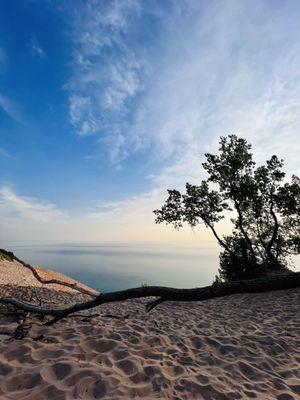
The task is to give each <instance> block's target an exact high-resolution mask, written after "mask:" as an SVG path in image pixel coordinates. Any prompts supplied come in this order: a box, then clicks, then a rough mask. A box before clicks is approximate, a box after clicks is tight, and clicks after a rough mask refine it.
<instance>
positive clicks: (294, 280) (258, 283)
mask: <svg viewBox="0 0 300 400" xmlns="http://www.w3.org/2000/svg"><path fill="white" fill-rule="evenodd" d="M297 287H300V272H294V273H293V272H291V273H288V274H278V275H274V276H269V277H264V278H259V279H249V280H244V281H234V282H229V283H222V284H217V285H212V286H206V287H203V288H195V289H178V288H170V287H163V286H141V287H137V288H132V289H126V290H120V291H116V292H108V293H101V294H100V295H99V296H98V297H97V298H95V299H93V300H89V301H86V302H82V303H75V304H73V305H72V306H70V307H66V308H45V307H40V306H36V305H34V304H30V303H27V302H24V301H22V300H19V299H16V298H14V297H3V298H1V299H0V303H3V304H11V305H14V306H15V307H17V308H18V309H22V310H25V311H27V312H31V313H36V314H42V315H50V316H53V317H54V318H53V319H52V320H51V321H49V322H47V323H46V325H53V324H54V323H55V322H57V321H59V320H60V319H62V318H65V317H67V316H68V315H71V314H74V313H77V312H78V311H83V310H88V309H91V308H94V307H97V306H100V305H102V304H105V303H113V302H119V301H124V300H129V299H136V298H141V297H158V299H156V300H154V301H152V302H150V303H148V304H147V305H146V311H148V312H149V311H150V310H152V309H153V308H154V307H156V306H157V305H159V304H160V303H162V302H163V301H202V300H207V299H211V298H216V297H224V296H228V295H231V294H238V293H261V292H268V291H271V290H282V289H292V288H297Z"/></svg>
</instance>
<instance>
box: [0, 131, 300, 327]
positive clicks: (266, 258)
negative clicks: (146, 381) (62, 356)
mask: <svg viewBox="0 0 300 400" xmlns="http://www.w3.org/2000/svg"><path fill="white" fill-rule="evenodd" d="M250 149H251V146H250V145H249V144H248V143H247V142H246V140H245V139H241V138H238V137H237V136H235V135H230V136H228V137H227V138H226V137H222V138H221V140H220V152H219V154H217V155H213V154H206V162H205V163H203V167H204V169H205V170H206V171H207V172H208V179H207V180H204V181H202V182H201V184H200V185H199V186H196V185H190V184H187V185H186V193H185V194H181V193H180V192H179V191H177V190H169V197H168V199H167V200H166V203H165V204H164V205H163V206H162V208H161V209H160V210H155V214H156V215H157V219H156V222H158V223H160V222H166V223H170V224H173V225H174V226H175V228H177V229H179V228H180V227H182V225H183V223H184V222H186V223H188V224H189V225H190V226H192V227H194V226H196V225H197V224H199V223H201V222H204V223H205V225H206V226H207V227H208V228H210V229H211V230H212V233H213V234H214V236H215V238H216V239H217V241H218V243H219V244H220V246H221V247H222V248H223V252H222V253H221V255H220V261H221V266H220V270H219V272H220V278H219V279H218V281H217V282H216V283H217V284H213V285H211V286H207V287H202V288H193V289H178V288H170V287H161V286H142V287H137V288H131V289H126V290H120V291H116V292H109V293H96V292H95V291H86V290H85V291H84V293H85V294H86V295H88V296H89V299H87V300H86V301H83V302H75V303H74V304H72V305H70V306H64V307H62V308H53V307H42V306H41V305H37V304H32V303H28V302H26V301H24V300H23V299H20V298H15V297H4V296H3V297H0V303H2V304H8V305H13V306H15V307H16V308H17V309H21V310H24V311H25V312H26V313H33V314H39V315H47V316H52V317H53V319H52V320H50V321H47V322H46V324H47V325H51V324H54V323H56V322H57V321H59V320H61V319H62V318H65V317H68V316H78V315H80V314H76V313H78V312H80V311H83V310H88V309H91V308H94V307H97V306H101V305H102V304H106V303H111V302H119V301H124V300H128V299H135V298H141V297H154V299H150V301H149V302H147V304H146V311H150V310H152V309H153V308H154V307H156V306H157V305H159V304H161V303H162V302H165V301H200V300H207V299H210V298H215V297H222V296H227V295H230V294H236V293H258V292H267V291H271V290H279V289H292V288H298V287H300V272H296V273H294V274H284V273H283V274H282V273H280V274H278V275H277V274H273V275H271V276H269V274H268V272H269V271H274V270H277V271H279V272H285V270H286V269H287V261H286V260H287V257H288V256H289V255H291V254H299V252H300V233H299V226H300V180H299V178H298V177H296V176H293V177H292V180H291V182H285V183H284V176H285V175H284V172H283V171H282V167H283V162H282V160H279V159H278V158H277V157H276V156H272V157H271V159H270V160H268V161H267V162H266V164H265V165H263V166H260V167H256V166H255V163H254V161H253V158H252V154H251V152H250ZM211 186H212V187H211ZM214 187H218V190H215V188H214ZM230 212H234V216H233V218H231V220H232V223H233V231H232V234H231V235H229V236H226V237H221V236H220V235H219V234H218V233H217V230H216V224H217V223H218V222H219V221H220V220H221V219H223V218H224V216H225V213H226V214H227V213H230ZM1 253H2V254H4V256H6V257H9V258H10V260H11V261H17V262H19V263H21V264H22V265H23V266H24V267H26V268H27V269H29V270H30V271H31V273H33V275H34V276H35V277H36V279H38V280H39V281H40V282H41V283H44V284H48V285H49V284H60V285H64V286H69V287H70V288H72V289H76V290H80V291H81V292H82V289H80V287H79V286H78V285H76V284H65V283H63V282H60V281H57V280H55V279H51V280H45V279H42V278H41V277H40V276H39V274H38V273H37V271H36V270H35V268H34V267H32V266H31V265H29V264H27V263H24V262H23V261H22V260H20V259H18V258H17V257H16V256H15V255H14V254H12V253H9V252H7V251H5V250H0V254H1ZM247 278H251V279H247ZM252 278H255V279H252ZM222 281H225V282H222Z"/></svg>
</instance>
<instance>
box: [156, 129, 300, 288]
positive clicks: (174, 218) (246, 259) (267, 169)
mask: <svg viewBox="0 0 300 400" xmlns="http://www.w3.org/2000/svg"><path fill="white" fill-rule="evenodd" d="M205 157H206V161H205V162H204V163H203V164H202V165H203V168H204V169H205V171H206V172H207V173H208V178H207V179H206V180H203V181H202V182H201V184H200V185H199V186H196V185H191V184H189V183H187V184H186V192H185V193H184V194H181V193H180V192H179V191H178V190H168V193H169V197H168V198H167V200H166V202H165V204H164V205H163V206H162V208H161V209H159V210H155V211H154V213H155V214H156V216H157V217H156V222H157V223H162V222H165V223H167V224H173V225H174V227H175V228H176V229H179V228H181V227H182V226H183V223H187V224H188V225H190V226H191V227H195V226H196V225H198V224H199V223H203V222H204V224H205V225H206V226H207V227H208V228H210V229H211V230H212V233H213V235H214V236H215V238H216V239H217V241H218V243H219V245H220V246H221V247H222V248H223V251H222V253H221V255H220V269H219V277H218V280H219V281H220V280H221V281H222V280H223V281H233V280H239V279H249V278H254V277H259V276H262V275H266V274H268V273H270V272H273V271H284V270H287V260H288V256H289V255H293V254H299V252H300V179H299V178H298V177H297V176H293V177H292V180H291V182H290V183H288V182H287V183H283V180H284V177H285V173H284V172H283V171H282V168H283V160H280V159H278V157H277V156H275V155H273V156H272V157H271V158H270V159H269V160H267V161H266V164H265V165H262V166H259V167H256V164H255V162H254V161H253V155H252V153H251V145H250V144H248V143H247V141H246V140H245V139H242V138H238V137H237V136H236V135H229V136H228V137H221V139H220V147H219V153H218V154H205ZM211 187H213V188H211ZM216 188H217V190H215V189H216ZM225 211H227V212H228V213H227V214H229V213H230V212H232V213H233V217H232V218H231V222H232V224H233V230H232V234H231V235H230V236H226V237H221V236H220V235H219V234H218V233H217V231H216V224H217V223H218V222H219V221H220V220H221V219H223V218H224V217H225V215H224V212H225ZM229 215H230V214H229Z"/></svg>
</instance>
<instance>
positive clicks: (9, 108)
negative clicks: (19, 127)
mask: <svg viewBox="0 0 300 400" xmlns="http://www.w3.org/2000/svg"><path fill="white" fill-rule="evenodd" d="M0 108H2V110H4V111H5V112H6V114H7V115H9V116H10V117H11V118H13V119H15V120H16V121H19V122H20V113H19V110H18V108H17V106H16V105H15V104H14V103H13V102H12V101H11V100H10V99H8V97H6V96H4V95H3V94H1V93H0Z"/></svg>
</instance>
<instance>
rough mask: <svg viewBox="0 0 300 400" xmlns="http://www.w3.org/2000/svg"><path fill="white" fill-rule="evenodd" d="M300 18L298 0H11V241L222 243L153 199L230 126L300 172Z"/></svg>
mask: <svg viewBox="0 0 300 400" xmlns="http://www.w3.org/2000/svg"><path fill="white" fill-rule="evenodd" d="M299 20H300V3H299V1H297V0H294V1H293V0H287V1H279V0H268V1H260V0H256V1H252V0H250V1H247V0H244V1H240V0H227V1H225V0H224V1H222V0H218V1H213V0H212V1H204V0H202V1H201V0H177V1H176V0H149V1H142V0H115V1H113V0H111V1H109V0H103V1H100V0H85V1H81V0H72V1H71V0H61V1H60V0H57V1H55V0H52V1H51V0H10V1H1V2H0V135H1V142H0V240H1V241H50V242H55V243H58V242H64V243H65V242H91V241H92V242H103V241H108V242H110V241H114V242H140V241H142V242H143V241H160V242H185V243H194V242H197V243H198V244H200V245H203V246H205V245H208V244H210V243H213V238H212V237H211V234H210V232H207V231H206V230H205V228H204V226H200V227H199V228H197V229H194V230H193V231H191V230H190V229H188V228H186V229H183V230H182V231H180V232H177V231H175V230H174V229H173V228H172V227H166V226H163V225H156V224H155V223H154V215H153V213H152V210H153V209H155V208H159V207H160V206H161V205H162V203H163V201H164V199H165V198H166V190H167V189H168V188H176V189H182V188H183V186H184V184H185V182H187V181H188V182H190V183H195V184H197V183H199V181H200V180H201V179H202V178H204V177H205V175H204V173H203V170H202V168H201V162H203V154H204V153H205V152H214V151H216V149H217V147H218V139H219V137H220V136H224V135H228V134H231V133H235V134H237V135H239V136H242V137H245V138H246V139H247V140H249V142H250V143H252V145H253V152H254V154H255V159H256V161H257V162H258V163H262V162H263V161H264V160H265V159H266V158H269V157H270V156H271V155H272V154H277V155H278V156H279V157H282V158H284V160H285V170H286V171H287V173H288V175H290V174H292V173H298V174H299V173H300V163H299V154H300V140H299V132H300V109H299V104H300V24H299ZM220 229H221V231H222V230H223V231H224V232H226V229H227V227H226V225H224V224H223V226H221V227H220Z"/></svg>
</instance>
